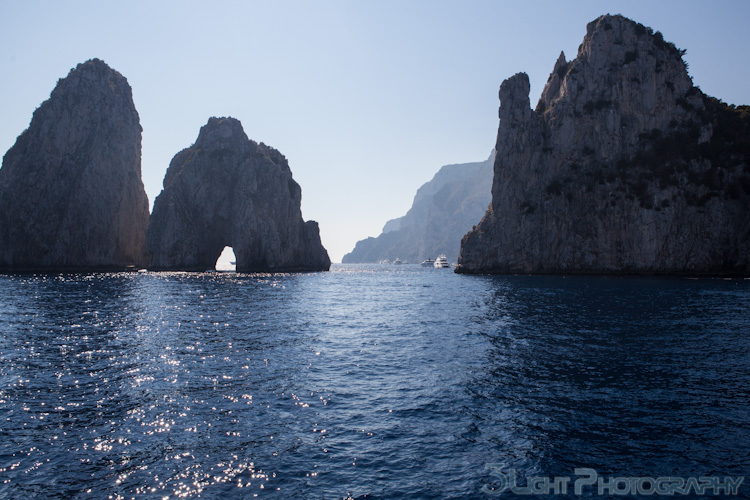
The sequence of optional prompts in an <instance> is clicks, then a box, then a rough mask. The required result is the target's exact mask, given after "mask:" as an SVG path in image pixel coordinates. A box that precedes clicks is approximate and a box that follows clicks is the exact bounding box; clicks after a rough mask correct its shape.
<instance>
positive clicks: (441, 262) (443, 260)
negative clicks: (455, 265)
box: [433, 253, 451, 268]
mask: <svg viewBox="0 0 750 500" xmlns="http://www.w3.org/2000/svg"><path fill="white" fill-rule="evenodd" d="M433 265H434V266H435V267H437V268H444V267H451V265H450V264H449V263H448V258H447V257H446V256H445V254H444V253H443V254H440V257H438V258H437V259H435V264H433Z"/></svg>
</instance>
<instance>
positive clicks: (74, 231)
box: [0, 59, 149, 271]
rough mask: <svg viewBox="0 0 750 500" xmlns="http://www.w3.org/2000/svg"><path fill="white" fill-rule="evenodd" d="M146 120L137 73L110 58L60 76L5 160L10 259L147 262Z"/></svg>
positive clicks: (35, 266) (44, 266)
mask: <svg viewBox="0 0 750 500" xmlns="http://www.w3.org/2000/svg"><path fill="white" fill-rule="evenodd" d="M148 217H149V214H148V199H147V197H146V192H145V190H144V188H143V182H142V180H141V125H140V122H139V118H138V113H137V112H136V110H135V106H134V105H133V97H132V92H131V89H130V86H129V85H128V82H127V80H126V79H125V77H123V76H122V75H121V74H120V73H118V72H117V71H114V70H113V69H111V68H110V67H109V66H107V65H106V64H105V63H104V62H103V61H100V60H98V59H92V60H90V61H87V62H85V63H83V64H79V65H78V66H77V67H76V68H75V69H73V70H71V71H70V73H69V74H68V76H67V77H66V78H64V79H61V80H59V81H58V83H57V86H56V87H55V89H54V90H53V91H52V93H51V94H50V98H49V99H48V100H47V101H45V102H44V103H42V105H41V106H39V108H38V109H37V110H36V111H35V112H34V115H33V117H32V119H31V124H30V125H29V128H28V129H27V130H25V131H24V132H23V133H22V134H21V135H20V136H19V137H18V139H17V140H16V143H15V144H14V145H13V147H11V148H10V150H8V152H7V153H6V154H5V157H4V158H3V165H2V169H0V269H2V270H4V271H28V270H40V271H66V270H78V271H96V270H119V269H127V268H133V267H141V266H145V264H146V262H145V241H146V231H147V228H148Z"/></svg>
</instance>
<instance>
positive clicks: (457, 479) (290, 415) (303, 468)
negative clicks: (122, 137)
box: [0, 266, 750, 499]
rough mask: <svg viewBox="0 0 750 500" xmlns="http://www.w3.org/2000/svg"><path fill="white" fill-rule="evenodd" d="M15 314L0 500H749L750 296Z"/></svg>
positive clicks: (612, 291) (574, 294)
mask: <svg viewBox="0 0 750 500" xmlns="http://www.w3.org/2000/svg"><path fill="white" fill-rule="evenodd" d="M0 291H1V292H2V295H1V296H0V332H1V335H0V498H19V499H25V498H76V499H78V498H113V499H130V498H137V499H141V498H149V499H151V498H153V499H162V498H310V499H318V498H330V499H342V498H373V499H375V498H377V499H406V498H409V499H416V498H424V499H428V498H456V499H458V498H498V497H501V498H518V496H517V495H516V494H515V493H513V492H512V491H511V490H510V489H509V488H507V487H506V489H505V490H504V492H503V493H502V494H501V495H499V496H493V495H492V494H490V493H491V492H492V490H491V489H492V488H495V489H496V492H497V490H498V489H501V488H503V487H504V486H507V484H506V483H503V478H504V477H508V476H507V474H509V472H510V471H514V473H515V474H516V475H517V476H518V477H519V478H529V477H533V476H537V477H542V476H549V477H553V476H555V477H557V476H566V477H570V478H571V482H570V486H569V488H568V489H567V490H566V491H565V492H564V493H567V497H569V498H577V497H579V496H584V497H597V496H598V493H597V490H596V488H595V487H589V488H587V489H585V490H584V491H582V492H581V494H580V495H575V494H574V491H573V481H575V480H576V479H577V478H578V476H576V475H575V474H574V469H575V468H589V469H593V470H595V471H596V472H597V473H598V474H599V476H600V477H610V478H611V477H616V476H617V477H641V476H649V477H663V476H669V477H680V478H686V479H687V478H690V477H698V476H717V477H722V478H723V477H730V476H731V477H739V476H750V344H749V343H748V334H749V332H750V281H747V280H708V279H702V280H689V279H660V278H600V277H526V276H507V277H500V276H498V277H481V276H461V275H456V274H454V273H452V272H450V271H448V270H435V269H423V268H420V267H416V266H401V267H397V266H390V267H384V266H335V267H334V268H333V270H332V272H330V273H321V274H301V275H236V274H224V273H217V274H175V273H168V274H138V273H135V274H102V275H46V276H45V275H38V276H30V275H23V276H0ZM498 470H502V471H503V472H502V474H501V475H499V474H498V473H497V471H498ZM524 481H526V479H524ZM748 482H749V483H750V477H749V478H748ZM518 484H519V485H520V484H527V482H522V481H521V480H520V479H519V483H518ZM488 492H489V493H488ZM610 492H611V491H610ZM558 493H561V494H560V495H557V496H558V497H561V496H565V495H562V493H563V492H558ZM605 493H607V491H605ZM693 493H694V492H693ZM709 493H710V491H709ZM738 493H739V494H738V495H737V496H734V497H733V498H741V497H747V495H748V494H750V484H742V485H741V486H740V488H739V491H738ZM256 495H257V496H256ZM605 496H606V495H605ZM614 496H617V495H614ZM725 496H726V495H725ZM526 498H529V497H526ZM536 498H540V497H536ZM619 498H623V497H621V496H620V497H619ZM650 498H658V497H655V496H651V497H650ZM674 498H685V497H682V496H677V497H674Z"/></svg>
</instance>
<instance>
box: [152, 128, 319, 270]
mask: <svg viewBox="0 0 750 500" xmlns="http://www.w3.org/2000/svg"><path fill="white" fill-rule="evenodd" d="M301 201H302V190H301V189H300V187H299V184H297V183H296V182H295V181H294V179H292V171H291V170H290V169H289V164H288V163H287V160H286V158H285V157H284V156H283V155H282V154H281V153H279V152H278V151H276V150H275V149H273V148H271V147H269V146H266V145H265V144H263V143H260V144H258V143H256V142H254V141H251V140H250V139H248V137H247V135H245V132H244V130H243V129H242V124H241V123H240V122H239V121H238V120H236V119H234V118H211V119H209V120H208V123H207V124H206V125H204V126H203V127H201V130H200V134H199V135H198V139H197V140H196V141H195V144H193V145H192V146H191V147H189V148H187V149H184V150H182V151H180V152H179V153H177V154H176V155H175V157H174V158H173V159H172V162H171V163H170V165H169V168H168V169H167V173H166V175H165V177H164V189H163V191H162V192H161V194H160V195H159V196H157V198H156V200H155V201H154V210H153V213H152V214H151V224H150V227H149V232H148V239H147V248H148V252H149V254H150V256H151V264H150V266H149V268H150V269H153V270H182V271H205V270H206V269H213V268H214V265H215V263H216V259H217V258H218V257H219V255H220V254H221V251H222V250H223V248H224V247H225V246H229V247H232V249H233V250H234V253H235V256H236V258H237V271H241V272H290V271H327V270H328V269H329V267H330V265H331V261H330V259H329V258H328V252H326V250H325V248H323V245H322V244H321V242H320V234H319V230H318V224H317V223H316V222H314V221H308V222H305V221H304V220H303V219H302V213H301V211H300V204H301Z"/></svg>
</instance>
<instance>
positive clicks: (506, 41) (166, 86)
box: [0, 0, 750, 262]
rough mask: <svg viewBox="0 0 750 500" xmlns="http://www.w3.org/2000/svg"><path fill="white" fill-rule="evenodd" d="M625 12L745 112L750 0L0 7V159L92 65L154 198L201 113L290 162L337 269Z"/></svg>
mask: <svg viewBox="0 0 750 500" xmlns="http://www.w3.org/2000/svg"><path fill="white" fill-rule="evenodd" d="M605 13H611V14H616V13H621V14H623V15H625V16H627V17H630V18H631V19H634V20H636V21H638V22H641V23H643V24H645V25H647V26H650V27H652V28H653V29H654V30H658V31H661V32H662V33H663V34H664V37H665V38H666V39H667V40H668V41H671V42H674V43H675V45H677V47H679V48H682V49H687V55H686V56H685V59H686V61H687V62H688V63H689V65H690V74H691V75H692V76H693V80H694V82H695V84H696V85H698V86H700V87H701V88H702V89H703V91H704V92H706V93H708V94H709V95H713V96H716V97H719V98H721V99H722V100H724V101H726V102H728V103H733V104H750V85H748V82H750V57H749V56H748V49H750V29H748V25H749V24H750V1H747V0H742V1H722V0H713V1H670V0H659V1H654V0H649V1H637V0H629V1H609V2H608V1H585V2H573V1H571V2H562V1H559V0H558V1H550V2H533V1H514V2H504V1H453V2H448V1H409V0H395V1H390V0H378V1H370V2H365V1H354V0H352V1H283V0H276V1H267V2H259V1H236V2H227V1H220V0H218V1H212V2H206V1H205V0H201V1H179V2H177V1H158V0H149V1H127V2H106V1H101V0H96V1H91V2H82V1H74V0H73V1H65V2H61V1H34V0H29V1H11V0H0V75H1V77H0V152H2V153H3V154H4V153H5V151H7V150H8V149H9V148H10V147H11V146H12V145H13V143H14V142H15V140H16V137H17V136H18V135H19V134H20V133H21V132H22V131H23V130H24V129H25V128H27V127H28V125H29V121H30V120H31V115H32V113H33V111H34V109H36V108H37V107H38V106H39V105H40V104H41V103H42V102H43V101H44V100H46V99H47V98H48V97H49V94H50V92H51V91H52V89H53V88H54V86H55V83H56V82H57V80H58V78H62V77H64V76H66V75H67V74H68V72H69V71H70V69H71V68H73V67H74V66H76V65H77V64H78V63H80V62H83V61H86V60H88V59H91V58H93V57H98V58H100V59H103V60H104V61H105V62H106V63H107V64H109V65H110V66H111V67H112V68H114V69H116V70H117V71H119V72H120V73H122V74H123V75H124V76H125V77H126V78H127V79H128V82H129V83H130V85H131V87H132V88H133V97H134V101H135V106H136V109H137V110H138V113H139V115H140V118H141V125H142V126H143V157H142V170H143V182H144V184H145V186H146V192H147V194H148V197H149V201H150V202H151V203H152V204H153V200H154V198H155V197H156V196H157V195H158V194H159V192H160V191H161V187H162V180H163V178H164V173H165V171H166V169H167V166H168V165H169V161H170V160H171V159H172V157H173V156H174V155H175V154H176V153H177V152H178V151H180V150H181V149H183V148H185V147H188V146H190V145H191V144H192V143H193V142H194V141H195V139H196V138H197V136H198V131H199V129H200V127H201V126H202V125H204V124H205V123H206V121H207V120H208V118H209V117H210V116H234V117H236V118H238V119H239V120H241V121H242V124H243V126H244V128H245V132H246V133H247V135H248V137H250V138H251V139H253V140H256V141H259V142H260V141H262V142H265V143H266V144H268V145H270V146H273V147H274V148H276V149H278V150H279V151H281V153H283V154H284V155H285V156H286V157H287V159H288V160H289V163H290V166H291V169H292V172H293V174H294V178H295V179H296V180H297V182H299V184H300V185H301V187H302V213H303V216H304V218H305V219H314V220H317V221H318V222H319V223H320V228H321V237H322V240H323V245H324V246H325V247H326V248H327V249H328V251H329V253H330V255H331V258H332V260H333V261H334V262H339V261H340V260H341V257H342V256H343V254H344V253H346V252H348V251H350V250H351V249H352V248H353V247H354V244H355V242H356V241H357V240H360V239H363V238H366V237H367V236H377V235H378V234H379V233H380V230H381V228H382V226H383V224H384V223H385V222H386V221H387V220H388V219H391V218H394V217H399V216H401V215H403V214H404V213H406V211H407V210H408V208H409V207H410V206H411V202H412V198H413V196H414V194H415V192H416V190H417V188H418V187H419V186H420V185H422V184H423V183H424V182H427V181H428V180H430V179H431V178H432V176H433V175H434V174H435V172H437V170H438V169H439V168H440V167H441V166H442V165H445V164H449V163H465V162H471V161H479V160H484V159H485V158H486V157H487V156H488V155H489V153H490V150H491V149H492V147H493V146H494V142H495V136H496V133H497V125H498V123H497V108H498V99H497V91H498V88H499V86H500V83H501V82H502V81H503V80H504V79H505V78H507V77H509V76H512V75H513V74H515V73H517V72H519V71H525V72H526V73H528V75H529V77H530V79H531V103H532V106H534V105H535V104H536V101H537V100H538V98H539V95H540V93H541V90H542V87H543V86H544V83H545V82H546V79H547V76H548V75H549V73H550V72H551V71H552V68H553V66H554V63H555V60H556V59H557V57H558V55H559V54H560V51H561V50H563V51H565V54H566V56H567V58H568V59H572V58H573V57H575V54H576V51H577V48H578V45H579V44H580V43H581V40H582V39H583V36H584V34H585V32H586V24H587V23H588V22H590V21H592V20H594V19H595V18H596V17H598V16H599V15H601V14H605Z"/></svg>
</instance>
